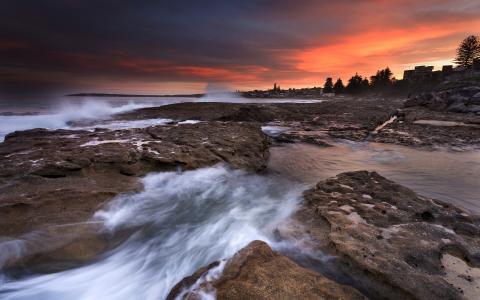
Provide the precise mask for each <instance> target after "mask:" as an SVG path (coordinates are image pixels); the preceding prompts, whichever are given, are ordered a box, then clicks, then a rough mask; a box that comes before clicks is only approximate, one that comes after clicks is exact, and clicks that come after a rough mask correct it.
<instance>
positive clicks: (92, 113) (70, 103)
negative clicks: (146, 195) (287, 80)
mask: <svg viewBox="0 0 480 300" xmlns="http://www.w3.org/2000/svg"><path fill="white" fill-rule="evenodd" d="M321 101H322V100H311V99H309V100H301V99H249V98H243V97H241V96H240V95H239V94H238V93H233V92H230V91H228V90H227V89H225V88H223V87H211V88H209V89H207V91H206V94H205V96H203V97H201V98H194V97H157V98H155V97H89V98H79V99H76V98H71V97H63V98H60V99H55V100H52V101H50V102H48V104H47V102H45V103H43V102H32V101H30V102H26V103H23V104H21V105H20V104H18V102H12V103H10V102H8V101H1V99H0V142H2V141H3V140H4V138H5V136H6V135H7V134H8V133H11V132H13V131H19V130H28V129H33V128H45V129H51V130H54V129H92V128H94V127H98V128H108V129H112V130H115V129H125V128H142V127H148V126H154V125H164V124H166V123H168V122H171V121H172V120H167V119H150V120H134V121H115V120H111V121H109V119H110V118H111V117H112V116H113V115H115V114H119V113H123V112H127V111H132V110H135V109H139V108H145V107H153V106H162V105H168V104H175V103H183V102H229V103H288V102H295V103H312V102H321ZM85 120H87V121H88V120H103V122H100V123H96V124H95V126H88V127H71V126H69V123H70V122H75V121H85Z"/></svg>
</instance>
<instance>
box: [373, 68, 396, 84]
mask: <svg viewBox="0 0 480 300" xmlns="http://www.w3.org/2000/svg"><path fill="white" fill-rule="evenodd" d="M392 76H393V73H392V71H391V70H390V68H389V67H386V68H385V69H383V70H378V71H377V74H376V75H373V76H371V77H370V85H371V86H372V87H373V88H385V87H390V86H392V83H393V79H392Z"/></svg>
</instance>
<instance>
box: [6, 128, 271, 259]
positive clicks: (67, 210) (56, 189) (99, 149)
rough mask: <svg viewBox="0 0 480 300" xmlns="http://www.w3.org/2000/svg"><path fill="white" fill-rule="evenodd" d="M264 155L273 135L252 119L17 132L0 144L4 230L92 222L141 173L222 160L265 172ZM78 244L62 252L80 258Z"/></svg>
mask: <svg viewBox="0 0 480 300" xmlns="http://www.w3.org/2000/svg"><path fill="white" fill-rule="evenodd" d="M267 159H268V138H267V137H266V136H265V135H264V134H263V133H262V131H261V130H260V127H259V126H256V125H253V124H240V123H220V122H209V123H207V122H204V123H198V124H185V125H178V126H177V125H170V126H156V127H148V128H142V129H129V130H116V131H109V130H97V131H95V132H90V131H73V130H56V131H48V130H44V129H34V130H28V131H23V132H14V133H11V134H9V135H7V137H6V138H5V142H4V143H0V165H1V166H2V168H1V169H0V237H1V236H3V237H8V238H9V239H20V240H24V238H25V239H28V233H29V232H32V231H43V230H47V231H49V232H54V231H52V228H54V227H55V226H58V225H64V224H72V223H78V222H83V221H87V220H89V219H90V218H91V216H92V215H93V213H94V212H95V211H97V210H98V209H99V208H100V207H101V206H102V205H103V204H104V203H105V202H106V201H108V200H110V199H112V198H113V197H115V196H116V195H118V194H120V193H125V192H135V191H139V190H140V189H142V186H141V183H140V181H139V177H140V176H143V175H145V174H147V173H149V172H153V171H175V170H188V169H195V168H200V167H205V166H211V165H214V164H217V163H227V164H229V165H231V166H232V167H234V168H243V169H247V170H251V171H260V170H263V169H264V168H265V166H266V162H267ZM89 232H90V233H89V234H87V235H86V236H85V234H80V233H77V232H75V233H72V234H71V235H69V237H68V239H67V238H63V237H61V236H57V237H60V240H64V241H65V243H63V244H62V245H61V244H58V245H56V246H55V249H59V248H61V247H67V246H68V245H67V244H69V245H75V237H74V236H75V235H76V236H78V238H79V239H82V240H84V241H87V240H89V239H90V238H91V239H96V238H97V237H95V236H94V234H93V235H92V234H91V231H89ZM54 235H55V234H54ZM52 239H54V237H52ZM89 243H90V242H89ZM90 244H92V243H90ZM76 245H79V246H70V247H69V248H68V251H67V250H66V248H65V250H64V251H63V250H62V251H63V252H62V253H66V254H65V255H59V256H62V257H69V259H70V258H71V259H76V258H75V256H78V258H79V259H82V260H83V258H80V257H84V256H85V252H86V251H85V248H82V246H81V245H80V244H76ZM92 245H93V244H92ZM55 249H53V248H52V249H50V248H49V249H46V251H50V252H52V251H54V250H55ZM82 249H83V250H82ZM92 249H94V250H95V249H103V246H101V245H99V246H96V245H95V246H94V247H92ZM39 251H40V250H39ZM39 251H37V250H35V251H33V252H35V253H33V252H32V253H26V254H25V256H29V255H34V254H35V255H37V254H38V253H37V252H39ZM92 251H93V250H92ZM93 252H95V251H93ZM45 256H46V255H45ZM50 256H52V255H50ZM88 257H93V255H89V256H88ZM0 268H1V265H0Z"/></svg>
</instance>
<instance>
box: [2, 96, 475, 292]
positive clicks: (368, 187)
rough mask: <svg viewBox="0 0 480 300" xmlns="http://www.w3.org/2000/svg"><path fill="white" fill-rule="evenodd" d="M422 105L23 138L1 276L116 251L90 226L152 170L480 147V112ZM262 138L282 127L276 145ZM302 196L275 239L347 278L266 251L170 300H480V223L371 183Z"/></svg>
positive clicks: (201, 109) (259, 113)
mask: <svg viewBox="0 0 480 300" xmlns="http://www.w3.org/2000/svg"><path fill="white" fill-rule="evenodd" d="M462 88H463V87H462ZM455 89H456V87H455V88H454V90H452V91H450V92H449V95H455V93H456V92H455V91H456V90H455ZM472 97H473V98H474V97H476V95H474V96H472ZM409 101H410V102H409ZM409 101H407V103H406V104H404V99H383V98H379V97H363V98H361V97H359V98H352V97H339V98H335V99H333V100H330V101H325V102H322V103H307V104H294V103H277V104H273V103H272V104H234V103H180V104H173V105H166V106H161V107H153V108H143V109H139V110H136V111H133V112H128V113H123V114H119V115H116V116H114V120H119V121H132V120H145V119H158V118H163V119H171V120H175V121H172V122H171V123H170V124H167V125H162V126H151V127H146V128H132V129H120V130H108V129H99V128H97V129H95V130H55V131H48V130H44V129H32V130H27V131H22V132H14V133H11V134H9V135H7V136H6V138H5V142H3V143H0V165H1V166H2V168H0V251H1V252H2V254H1V255H0V269H4V270H8V271H9V272H11V273H12V274H15V273H21V272H22V270H29V271H32V270H33V271H35V270H37V269H38V270H42V272H54V271H58V270H64V269H68V268H73V267H76V266H80V265H82V264H85V263H88V262H91V261H92V260H94V259H95V258H96V257H97V256H98V255H99V254H101V253H104V252H105V251H107V250H108V249H112V248H114V247H115V246H116V245H118V244H120V243H121V242H122V241H123V240H124V238H127V237H128V235H129V233H128V232H125V234H124V236H122V235H120V236H119V237H117V240H115V241H111V240H109V237H108V236H105V235H104V233H102V232H101V231H99V230H98V228H99V227H100V226H101V224H100V223H97V222H89V220H91V218H92V216H93V214H94V213H95V212H96V211H98V210H99V209H100V208H102V207H103V205H104V204H105V203H107V202H108V201H109V200H111V199H112V198H114V197H115V196H117V195H120V194H124V193H135V192H138V191H140V190H141V189H142V188H143V187H142V185H141V182H140V180H139V179H140V178H141V177H142V176H144V175H146V174H147V173H149V172H162V171H179V172H181V171H182V170H192V169H197V168H202V167H207V166H212V165H215V164H218V163H225V164H228V165H230V166H231V167H233V168H239V169H244V170H247V171H249V172H261V171H263V170H265V168H266V166H267V162H268V158H269V147H270V146H272V145H281V144H283V143H298V142H300V143H310V144H314V145H317V146H319V147H328V146H330V143H329V141H331V140H332V139H347V140H353V141H375V142H380V143H393V144H400V145H407V146H410V147H419V148H427V149H434V148H437V147H444V148H447V149H454V150H455V149H468V148H472V147H473V148H475V147H477V146H478V145H479V144H480V115H479V114H478V113H474V112H471V111H468V112H453V111H450V110H444V109H443V110H437V109H432V107H431V106H429V105H424V104H423V102H421V103H420V102H418V103H417V102H414V101H413V100H409ZM462 101H463V100H462ZM465 101H467V100H465ZM468 101H471V98H468ZM184 120H197V121H200V122H198V123H195V124H185V123H182V122H180V121H184ZM100 122H101V121H100ZM95 124H96V123H93V124H89V125H90V126H93V127H95ZM97 124H98V123H97ZM74 125H75V124H74ZM76 125H85V124H81V123H78V124H76ZM262 126H263V127H265V126H269V127H273V128H276V127H279V128H280V127H281V128H283V129H282V130H281V131H279V132H278V133H276V134H270V136H267V135H265V134H264V133H263V132H262V130H261V128H262ZM303 198H304V201H303V202H302V203H301V204H300V207H299V208H298V210H297V211H296V212H295V213H294V215H293V216H291V218H290V219H288V220H287V221H285V222H284V223H283V224H282V225H281V226H279V227H278V228H276V232H275V233H276V236H277V237H278V241H279V242H282V241H286V242H289V241H290V242H292V244H295V243H298V242H299V241H301V248H302V249H303V250H305V249H307V250H308V253H310V255H312V256H313V257H318V256H322V255H328V256H331V257H333V258H334V262H333V268H334V269H335V270H336V272H337V273H335V272H334V273H332V272H330V271H329V272H327V271H325V270H323V271H322V267H320V268H319V269H316V268H315V264H320V265H321V264H322V262H321V261H316V260H315V259H313V260H309V263H305V260H302V259H298V257H297V256H296V255H295V254H293V255H292V253H291V252H288V251H285V252H282V249H274V250H272V249H271V248H270V246H269V245H267V244H265V243H263V242H260V241H255V242H252V243H251V244H250V245H248V246H247V247H245V248H244V249H242V250H240V251H239V252H238V253H237V254H236V255H235V256H234V257H233V258H231V259H229V260H228V261H220V262H212V264H210V265H208V266H206V267H204V268H201V269H200V270H198V271H197V272H195V273H194V274H192V275H191V276H190V277H187V278H185V279H184V280H182V281H181V282H179V283H178V284H177V285H176V286H175V287H174V288H173V289H172V291H171V292H170V295H169V297H168V298H169V299H175V297H179V298H181V299H201V297H202V295H213V294H215V295H216V296H217V297H218V298H220V299H245V298H252V299H253V298H255V299H300V298H303V299H305V298H308V299H324V298H325V299H367V298H370V299H431V298H432V297H433V298H435V299H474V297H475V295H478V294H479V293H480V286H479V285H480V275H478V274H479V273H478V272H479V270H480V269H479V268H480V217H478V216H474V215H471V214H468V213H466V212H464V211H462V210H460V209H458V208H455V207H453V206H452V205H449V204H446V203H443V202H441V201H438V200H434V199H429V198H425V197H422V196H419V195H417V194H415V193H414V192H413V191H411V190H409V189H408V188H405V187H403V186H400V185H398V184H396V183H394V182H392V181H389V180H388V179H386V178H384V177H382V176H380V175H379V174H377V173H375V172H367V171H357V172H348V173H342V174H339V175H337V176H336V177H333V178H330V179H328V180H325V181H321V182H319V183H318V184H317V185H316V186H315V187H313V188H312V189H309V190H307V191H305V192H304V194H303ZM39 233H41V236H42V238H43V239H44V241H46V242H45V243H44V245H42V246H38V245H36V246H35V247H32V246H31V244H32V243H31V241H30V240H29V239H30V237H31V236H32V234H39ZM49 240H51V241H52V242H48V241H49ZM19 245H21V246H19ZM274 248H275V247H274ZM19 249H21V251H20V253H19ZM299 251H300V250H299ZM340 274H348V276H347V277H348V278H345V276H344V275H340ZM472 297H473V298H472Z"/></svg>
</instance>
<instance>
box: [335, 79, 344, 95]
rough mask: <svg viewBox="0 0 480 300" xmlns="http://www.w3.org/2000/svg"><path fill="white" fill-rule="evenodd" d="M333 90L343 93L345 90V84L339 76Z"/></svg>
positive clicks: (336, 92)
mask: <svg viewBox="0 0 480 300" xmlns="http://www.w3.org/2000/svg"><path fill="white" fill-rule="evenodd" d="M333 91H334V92H335V94H341V93H343V92H345V85H344V84H343V81H342V80H341V79H340V78H338V79H337V81H336V82H335V84H334V85H333Z"/></svg>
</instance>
